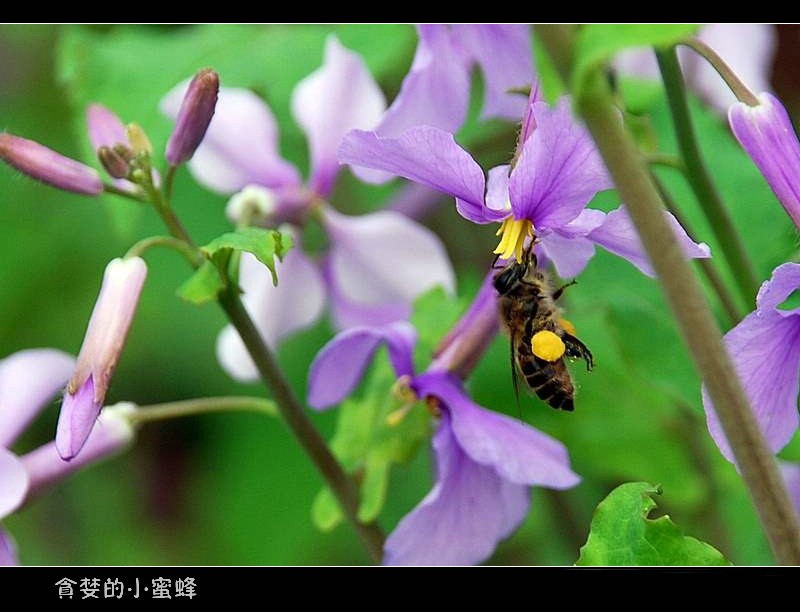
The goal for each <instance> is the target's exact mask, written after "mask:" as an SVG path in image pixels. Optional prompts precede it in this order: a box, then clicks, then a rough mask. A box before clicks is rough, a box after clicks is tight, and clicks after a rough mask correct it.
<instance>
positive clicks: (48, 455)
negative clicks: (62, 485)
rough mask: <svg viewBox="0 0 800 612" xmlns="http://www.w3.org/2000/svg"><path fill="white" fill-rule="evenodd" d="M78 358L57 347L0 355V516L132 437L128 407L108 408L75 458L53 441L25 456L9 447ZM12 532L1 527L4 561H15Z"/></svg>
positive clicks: (0, 559) (116, 449) (0, 553)
mask: <svg viewBox="0 0 800 612" xmlns="http://www.w3.org/2000/svg"><path fill="white" fill-rule="evenodd" d="M74 364H75V360H74V358H73V357H71V356H70V355H67V354H66V353H62V352H61V351H57V350H55V349H31V350H26V351H20V352H18V353H14V354H13V355H10V356H9V357H6V358H5V359H3V360H0V520H2V519H3V518H5V517H6V516H8V515H9V514H11V513H12V512H14V511H15V510H17V509H18V508H19V507H20V506H22V505H23V504H24V503H26V502H27V501H28V500H30V499H31V498H32V497H33V496H34V495H36V494H37V493H38V492H40V491H42V490H43V489H45V488H47V487H49V486H52V485H53V484H55V483H56V482H58V481H60V480H62V479H64V478H65V477H66V476H68V475H70V474H71V473H73V472H75V471H76V470H78V469H79V468H81V467H83V466H85V465H87V464H89V463H92V462H95V461H97V460H99V459H101V458H104V457H107V456H109V455H111V454H115V453H117V452H119V451H121V450H122V449H123V448H125V447H126V446H127V445H128V444H129V443H130V441H131V440H132V438H133V430H132V428H131V425H130V423H129V421H128V420H127V419H126V418H124V413H125V411H128V410H130V408H129V407H124V408H123V407H120V408H118V409H117V408H114V409H110V410H107V411H105V412H104V413H103V415H102V416H101V418H100V420H99V422H98V423H99V424H98V426H97V427H96V428H95V429H94V431H93V432H92V435H91V436H90V437H89V440H88V441H87V443H86V447H85V449H84V451H83V452H82V453H81V455H80V457H79V458H77V459H76V460H75V461H70V462H66V461H63V460H62V459H61V458H60V457H59V456H58V453H57V452H56V449H55V444H54V443H52V442H50V443H48V444H45V445H44V446H42V447H40V448H38V449H36V450H33V451H32V452H30V453H27V454H25V455H22V456H17V455H15V454H14V453H12V452H11V451H10V450H9V449H10V447H11V445H12V444H13V443H14V442H15V441H16V439H17V438H18V437H19V435H20V434H21V433H22V432H23V431H24V430H25V428H26V427H27V426H28V425H29V424H30V422H31V421H32V420H33V419H35V418H36V416H37V415H38V414H39V413H40V412H41V411H42V410H43V409H44V408H45V407H46V406H47V405H48V403H49V401H50V400H51V399H52V398H53V397H54V396H55V395H56V394H57V393H58V391H59V390H60V389H61V388H62V387H63V385H64V383H65V382H66V381H67V379H68V378H69V376H70V374H71V372H72V370H73V369H74ZM16 562H17V561H16V552H15V546H14V544H13V541H12V540H11V538H10V536H9V535H8V534H7V533H5V532H4V531H3V530H2V529H0V565H12V564H16Z"/></svg>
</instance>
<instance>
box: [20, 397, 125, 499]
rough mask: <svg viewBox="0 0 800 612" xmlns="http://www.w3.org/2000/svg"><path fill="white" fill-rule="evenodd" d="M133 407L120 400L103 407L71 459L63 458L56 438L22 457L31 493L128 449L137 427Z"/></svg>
mask: <svg viewBox="0 0 800 612" xmlns="http://www.w3.org/2000/svg"><path fill="white" fill-rule="evenodd" d="M133 410H135V408H134V407H133V405H132V404H117V405H116V406H110V407H108V408H106V409H104V410H103V412H102V413H101V414H100V416H99V418H98V419H97V424H96V425H95V426H94V428H93V429H92V430H91V434H90V435H89V438H88V439H87V440H86V444H85V445H84V446H83V448H82V449H81V452H80V454H78V455H77V456H76V457H75V459H73V460H72V461H64V460H63V459H61V457H60V456H59V455H60V453H59V452H58V451H57V450H56V444H55V443H53V442H50V443H49V444H45V445H44V446H41V447H39V448H37V449H36V450H33V451H31V452H30V453H28V454H26V455H24V456H22V457H20V461H21V462H22V465H24V466H25V470H26V471H27V473H28V477H29V479H30V488H29V490H28V497H31V496H33V495H36V494H37V493H39V492H41V491H42V490H44V489H46V488H48V487H51V486H52V485H53V484H55V483H57V482H59V481H61V480H63V479H64V478H66V477H67V476H69V475H71V474H73V473H75V472H76V471H77V470H79V469H81V468H83V467H85V466H87V465H89V464H92V463H95V462H97V461H100V460H102V459H106V458H108V457H111V456H113V455H117V454H119V453H120V452H122V451H123V450H125V449H127V448H128V447H129V446H130V445H131V443H132V442H133V435H134V431H133V427H132V425H131V424H130V421H129V420H128V418H127V416H126V415H127V413H130V412H132V411H133Z"/></svg>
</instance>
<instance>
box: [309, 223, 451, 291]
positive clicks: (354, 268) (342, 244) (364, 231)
mask: <svg viewBox="0 0 800 612" xmlns="http://www.w3.org/2000/svg"><path fill="white" fill-rule="evenodd" d="M323 223H324V225H325V228H326V230H327V232H328V238H329V240H330V264H331V272H332V274H333V275H334V277H335V282H336V284H337V286H338V288H339V289H340V291H341V293H342V294H343V295H344V297H345V298H347V299H350V300H353V301H355V302H360V303H363V304H384V303H388V304H392V303H398V302H406V303H411V302H413V301H414V299H415V298H416V297H417V296H419V295H420V294H422V293H424V292H425V291H427V290H428V289H431V288H433V287H436V286H441V287H443V288H444V289H445V290H446V291H447V292H449V293H452V292H453V290H454V288H455V275H454V273H453V268H452V266H451V265H450V260H449V258H448V257H447V253H446V251H445V249H444V245H443V244H442V243H441V241H440V240H439V238H438V237H437V236H436V235H435V234H434V233H433V232H431V231H430V230H429V229H428V228H426V227H424V226H423V225H420V224H419V223H417V222H416V221H413V220H411V219H409V218H408V217H406V216H404V215H401V214H400V213H396V212H393V211H389V210H385V211H381V212H376V213H371V214H367V215H361V216H358V217H351V216H348V215H342V214H340V213H338V212H336V211H335V210H333V209H331V208H326V209H325V212H324V217H323Z"/></svg>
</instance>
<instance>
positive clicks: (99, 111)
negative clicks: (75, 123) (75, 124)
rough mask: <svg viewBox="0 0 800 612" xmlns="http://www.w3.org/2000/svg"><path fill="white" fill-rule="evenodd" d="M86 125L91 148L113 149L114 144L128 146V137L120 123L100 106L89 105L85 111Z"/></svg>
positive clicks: (110, 112) (113, 115)
mask: <svg viewBox="0 0 800 612" xmlns="http://www.w3.org/2000/svg"><path fill="white" fill-rule="evenodd" d="M86 124H87V126H88V128H89V140H90V141H91V142H92V148H93V149H94V150H95V151H97V149H99V148H100V147H110V148H113V147H114V145H116V144H121V145H125V146H128V135H127V133H126V131H125V126H124V125H123V124H122V121H121V120H120V118H119V117H117V116H116V115H115V114H114V113H113V112H112V111H110V110H109V109H107V108H106V107H105V106H103V105H101V104H90V105H89V107H88V108H87V109H86Z"/></svg>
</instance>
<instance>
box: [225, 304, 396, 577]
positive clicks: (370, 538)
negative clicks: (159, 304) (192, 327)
mask: <svg viewBox="0 0 800 612" xmlns="http://www.w3.org/2000/svg"><path fill="white" fill-rule="evenodd" d="M219 303H220V305H221V306H222V308H223V310H224V311H225V313H226V314H227V315H228V319H229V320H230V322H231V323H232V324H233V326H234V327H235V328H236V331H237V332H238V333H239V336H240V337H241V339H242V341H243V342H244V345H245V347H246V348H247V352H248V353H250V356H251V357H252V359H253V362H254V363H255V365H256V368H257V369H258V371H259V373H260V374H261V378H262V379H263V380H264V382H265V383H266V385H267V387H268V388H269V389H271V390H272V394H273V396H274V397H275V403H276V404H277V406H278V410H279V412H280V413H281V416H282V417H283V419H284V421H286V424H287V425H288V426H289V428H290V429H291V430H292V433H294V435H295V437H296V438H297V440H298V441H299V442H300V444H301V445H302V447H303V448H304V449H305V451H306V452H307V453H308V455H309V457H311V460H312V461H313V462H314V465H316V466H317V469H318V470H319V471H320V472H321V473H322V475H323V476H324V477H325V480H326V481H327V483H328V486H329V487H330V489H331V491H332V492H333V494H334V495H335V496H336V498H337V499H338V500H339V503H340V504H341V506H342V509H343V510H344V512H345V514H346V516H347V518H348V519H349V520H350V522H351V524H352V525H353V527H354V528H355V530H356V532H357V533H358V535H359V536H360V538H361V540H362V542H363V543H364V545H365V546H366V548H367V550H368V551H369V553H370V555H371V556H372V558H373V559H374V560H375V561H380V560H381V558H382V556H383V540H384V536H383V533H381V530H380V528H379V527H378V526H377V525H375V524H374V523H368V524H367V523H362V522H361V521H359V520H358V506H359V500H358V488H357V486H356V484H355V482H353V480H352V479H350V478H349V477H348V476H347V474H345V472H344V470H342V467H341V465H340V464H339V462H338V461H337V460H336V457H334V456H333V453H331V451H330V449H329V448H328V445H327V444H326V443H325V440H324V439H323V438H322V436H321V435H320V434H319V432H318V431H317V430H316V429H315V428H314V424H313V423H312V422H311V420H310V419H309V418H308V417H307V416H306V414H305V412H304V411H303V407H302V406H301V404H300V401H299V400H298V399H297V396H296V395H295V393H294V391H292V388H291V387H290V386H289V382H288V381H287V380H286V378H285V376H284V375H283V372H282V370H281V368H280V366H279V365H278V363H277V361H276V360H275V357H274V355H273V354H272V351H270V350H269V348H267V346H266V345H265V344H264V342H263V340H262V339H261V334H259V332H258V329H256V326H255V325H254V323H253V321H252V319H251V318H250V315H249V314H248V313H247V310H245V308H244V305H243V304H242V302H241V300H240V299H239V296H238V295H236V294H235V293H233V292H230V291H228V292H225V293H223V294H222V295H221V296H220V299H219Z"/></svg>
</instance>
